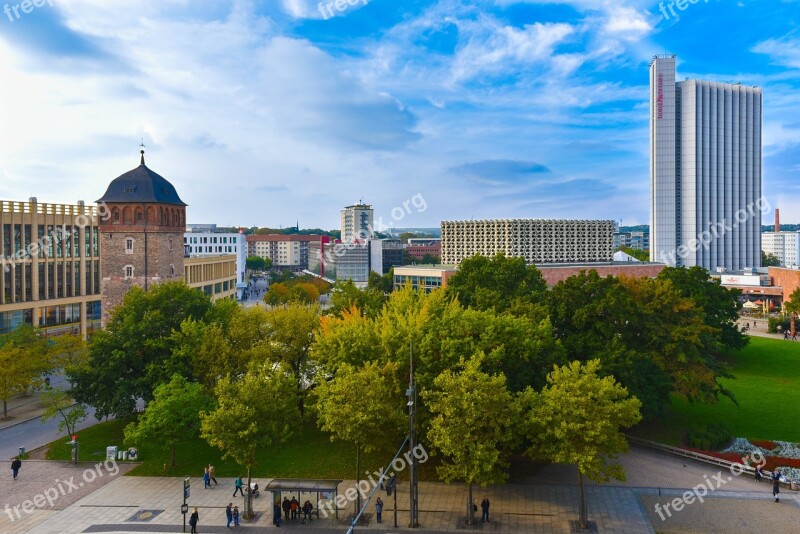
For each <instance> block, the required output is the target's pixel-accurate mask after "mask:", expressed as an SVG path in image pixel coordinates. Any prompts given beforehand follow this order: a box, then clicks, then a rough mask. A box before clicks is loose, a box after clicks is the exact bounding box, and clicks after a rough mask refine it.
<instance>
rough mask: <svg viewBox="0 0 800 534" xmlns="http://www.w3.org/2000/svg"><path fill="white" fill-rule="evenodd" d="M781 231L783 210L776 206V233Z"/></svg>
mask: <svg viewBox="0 0 800 534" xmlns="http://www.w3.org/2000/svg"><path fill="white" fill-rule="evenodd" d="M780 231H781V210H779V209H778V208H775V233H776V234H777V233H778V232H780Z"/></svg>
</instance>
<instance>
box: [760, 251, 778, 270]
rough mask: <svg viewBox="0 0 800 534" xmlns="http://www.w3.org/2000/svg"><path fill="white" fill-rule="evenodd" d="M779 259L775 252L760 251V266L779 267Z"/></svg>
mask: <svg viewBox="0 0 800 534" xmlns="http://www.w3.org/2000/svg"><path fill="white" fill-rule="evenodd" d="M780 264H781V259H780V258H779V257H778V256H776V255H775V254H771V253H769V252H764V251H763V250H762V251H761V266H762V267H779V266H780Z"/></svg>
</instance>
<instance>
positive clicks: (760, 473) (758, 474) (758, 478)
mask: <svg viewBox="0 0 800 534" xmlns="http://www.w3.org/2000/svg"><path fill="white" fill-rule="evenodd" d="M762 478H764V470H763V469H761V466H760V465H757V466H756V482H761V479H762Z"/></svg>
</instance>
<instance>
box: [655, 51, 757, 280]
mask: <svg viewBox="0 0 800 534" xmlns="http://www.w3.org/2000/svg"><path fill="white" fill-rule="evenodd" d="M650 192H651V195H650V259H651V261H658V262H664V263H666V264H667V265H669V266H676V265H678V266H687V267H691V266H695V265H698V266H701V267H705V268H706V269H708V270H709V271H716V270H721V269H725V270H741V269H744V268H747V267H759V266H760V265H761V209H760V208H761V205H760V199H761V89H760V88H758V87H751V86H745V85H741V84H732V83H718V82H711V81H701V80H685V81H682V82H676V68H675V56H673V55H669V56H656V57H655V58H653V60H652V61H651V63H650Z"/></svg>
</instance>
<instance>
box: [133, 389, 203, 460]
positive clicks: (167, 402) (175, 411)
mask: <svg viewBox="0 0 800 534" xmlns="http://www.w3.org/2000/svg"><path fill="white" fill-rule="evenodd" d="M213 402H214V401H213V399H212V398H211V397H209V396H208V395H206V394H205V392H204V391H203V386H202V385H201V384H198V383H196V382H189V381H188V380H187V379H186V378H184V377H182V376H180V375H178V374H175V375H172V378H171V379H170V381H169V382H167V383H165V384H161V385H159V386H158V387H156V389H155V392H154V396H153V400H152V402H150V403H149V404H148V405H147V409H146V410H145V411H144V413H143V414H142V415H141V416H140V417H139V420H138V422H133V423H130V424H128V426H126V427H125V442H126V443H129V444H131V445H138V446H141V445H143V444H145V443H147V444H148V445H149V444H152V445H154V446H155V447H163V448H168V449H169V465H170V467H175V447H176V446H177V445H178V444H179V443H181V442H182V441H184V440H186V439H187V438H194V437H197V435H198V434H199V431H200V412H202V411H205V410H209V409H211V407H212V406H213Z"/></svg>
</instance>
